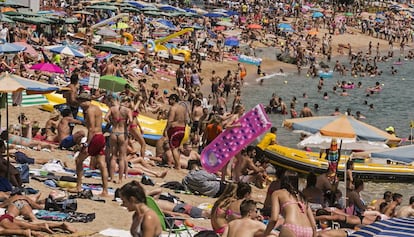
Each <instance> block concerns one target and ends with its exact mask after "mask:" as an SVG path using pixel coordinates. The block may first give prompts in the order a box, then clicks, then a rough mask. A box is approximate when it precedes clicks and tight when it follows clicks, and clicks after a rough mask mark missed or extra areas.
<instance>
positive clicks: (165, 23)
mask: <svg viewBox="0 0 414 237" xmlns="http://www.w3.org/2000/svg"><path fill="white" fill-rule="evenodd" d="M157 22H159V23H161V24H163V25H165V26H167V27H168V28H170V29H176V26H175V25H174V23H172V22H171V21H169V20H165V19H158V20H157Z"/></svg>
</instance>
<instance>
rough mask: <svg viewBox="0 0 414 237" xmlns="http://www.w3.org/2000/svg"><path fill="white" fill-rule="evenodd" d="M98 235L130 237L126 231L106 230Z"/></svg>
mask: <svg viewBox="0 0 414 237" xmlns="http://www.w3.org/2000/svg"><path fill="white" fill-rule="evenodd" d="M99 234H101V235H104V236H114V237H115V236H116V237H131V233H129V231H128V230H121V229H114V228H108V229H105V230H102V231H100V232H99Z"/></svg>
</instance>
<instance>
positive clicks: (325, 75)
mask: <svg viewBox="0 0 414 237" xmlns="http://www.w3.org/2000/svg"><path fill="white" fill-rule="evenodd" d="M318 76H319V77H322V78H332V77H333V71H329V72H324V71H319V72H318Z"/></svg>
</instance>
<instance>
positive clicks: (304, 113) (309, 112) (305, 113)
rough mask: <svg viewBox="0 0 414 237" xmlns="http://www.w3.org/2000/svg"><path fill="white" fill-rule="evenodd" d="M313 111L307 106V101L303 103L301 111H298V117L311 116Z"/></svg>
mask: <svg viewBox="0 0 414 237" xmlns="http://www.w3.org/2000/svg"><path fill="white" fill-rule="evenodd" d="M312 116H313V113H312V110H311V109H310V108H309V107H308V103H304V104H303V109H302V111H300V117H301V118H304V117H312Z"/></svg>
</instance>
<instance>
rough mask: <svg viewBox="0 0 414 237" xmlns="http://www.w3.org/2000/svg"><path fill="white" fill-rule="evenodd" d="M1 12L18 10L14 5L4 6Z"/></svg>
mask: <svg viewBox="0 0 414 237" xmlns="http://www.w3.org/2000/svg"><path fill="white" fill-rule="evenodd" d="M1 12H16V9H15V8H12V7H3V8H2V9H1Z"/></svg>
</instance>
